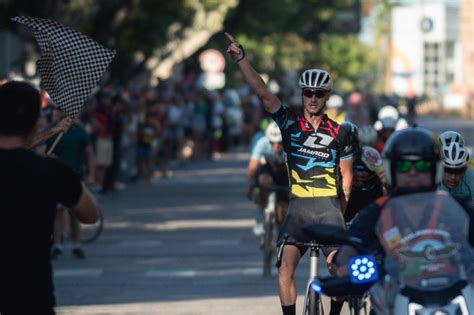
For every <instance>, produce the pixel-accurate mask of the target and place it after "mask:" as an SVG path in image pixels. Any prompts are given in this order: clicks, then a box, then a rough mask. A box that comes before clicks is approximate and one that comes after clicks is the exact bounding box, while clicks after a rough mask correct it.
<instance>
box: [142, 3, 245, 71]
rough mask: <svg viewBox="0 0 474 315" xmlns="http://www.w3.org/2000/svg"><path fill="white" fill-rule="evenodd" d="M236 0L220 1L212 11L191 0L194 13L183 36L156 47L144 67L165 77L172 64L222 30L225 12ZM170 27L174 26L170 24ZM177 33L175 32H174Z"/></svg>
mask: <svg viewBox="0 0 474 315" xmlns="http://www.w3.org/2000/svg"><path fill="white" fill-rule="evenodd" d="M237 4H238V0H226V1H222V2H221V3H219V4H218V5H217V7H216V8H215V9H213V10H212V11H209V12H206V10H205V8H204V7H203V6H202V4H201V3H200V2H199V1H198V0H194V1H193V6H194V7H195V8H196V14H195V16H194V20H193V23H192V25H191V26H190V27H189V28H187V29H185V30H184V31H183V32H182V34H183V37H182V38H179V37H176V38H174V39H172V40H171V41H169V42H168V44H167V45H166V46H165V47H163V48H160V49H156V50H155V51H154V52H153V54H152V56H150V58H149V59H148V60H147V62H146V68H147V69H148V70H149V71H150V73H151V75H152V77H154V78H160V79H166V78H168V77H169V76H170V75H171V71H172V69H173V66H174V65H175V64H177V63H179V62H181V61H183V60H184V59H186V58H188V57H189V56H191V55H192V54H193V53H195V52H196V51H197V50H198V49H199V48H201V47H202V46H204V45H205V44H206V43H207V42H208V41H209V39H210V38H211V37H212V36H213V35H214V34H215V33H216V32H219V31H222V28H223V25H224V20H225V17H226V15H227V12H228V11H229V10H230V9H233V8H235V7H236V6H237ZM171 27H175V28H176V25H174V26H171ZM175 33H177V32H175Z"/></svg>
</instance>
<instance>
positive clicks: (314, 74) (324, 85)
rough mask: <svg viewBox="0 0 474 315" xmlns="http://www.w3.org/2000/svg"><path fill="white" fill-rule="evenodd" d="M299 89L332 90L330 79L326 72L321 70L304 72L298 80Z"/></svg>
mask: <svg viewBox="0 0 474 315" xmlns="http://www.w3.org/2000/svg"><path fill="white" fill-rule="evenodd" d="M298 83H299V85H300V88H302V89H306V88H313V89H321V90H326V91H331V90H332V85H333V84H332V79H331V76H330V75H329V73H328V72H327V71H324V70H321V69H308V70H305V71H304V72H303V73H302V74H301V76H300V80H299V82H298Z"/></svg>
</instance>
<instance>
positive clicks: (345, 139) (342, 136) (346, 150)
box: [337, 128, 354, 160]
mask: <svg viewBox="0 0 474 315" xmlns="http://www.w3.org/2000/svg"><path fill="white" fill-rule="evenodd" d="M337 138H338V139H337V142H338V145H339V152H340V159H341V160H349V159H352V156H353V151H354V148H353V147H352V143H350V139H349V136H348V134H347V131H346V130H345V129H344V128H339V133H338V135H337Z"/></svg>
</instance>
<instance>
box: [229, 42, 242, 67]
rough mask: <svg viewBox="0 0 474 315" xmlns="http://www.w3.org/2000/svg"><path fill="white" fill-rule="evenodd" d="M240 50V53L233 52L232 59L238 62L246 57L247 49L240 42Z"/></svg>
mask: <svg viewBox="0 0 474 315" xmlns="http://www.w3.org/2000/svg"><path fill="white" fill-rule="evenodd" d="M239 48H240V52H239V53H238V54H231V55H230V56H231V58H232V60H234V61H235V62H236V63H238V62H239V61H240V60H242V59H244V57H245V50H244V47H242V45H240V44H239Z"/></svg>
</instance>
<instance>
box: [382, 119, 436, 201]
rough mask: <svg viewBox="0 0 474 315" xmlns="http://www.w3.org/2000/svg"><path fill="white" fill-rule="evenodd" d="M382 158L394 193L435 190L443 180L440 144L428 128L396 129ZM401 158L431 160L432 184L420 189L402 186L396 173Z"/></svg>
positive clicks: (386, 145) (388, 181)
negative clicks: (398, 182) (397, 179)
mask: <svg viewBox="0 0 474 315" xmlns="http://www.w3.org/2000/svg"><path fill="white" fill-rule="evenodd" d="M382 158H383V165H384V170H385V176H386V179H387V183H388V184H389V185H390V186H391V188H392V190H393V193H394V194H405V193H413V192H420V191H428V190H435V189H436V185H437V184H438V183H439V182H440V181H441V177H442V165H441V154H440V150H439V145H438V143H437V141H436V139H435V137H434V135H433V134H432V133H431V132H430V131H428V130H427V129H424V128H421V127H418V126H413V127H408V128H406V129H403V130H400V131H396V132H395V133H393V134H392V135H391V136H390V138H389V139H388V140H387V143H386V144H385V148H384V151H383V153H382ZM401 160H409V161H420V160H424V161H427V162H430V164H431V165H430V166H429V167H430V168H429V171H430V173H431V185H429V186H428V187H419V188H418V189H413V187H411V188H410V189H407V188H404V187H400V186H399V185H398V184H397V182H396V176H395V174H396V172H397V171H396V164H397V161H401Z"/></svg>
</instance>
